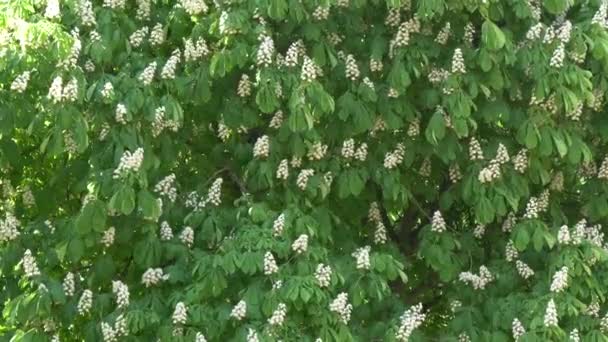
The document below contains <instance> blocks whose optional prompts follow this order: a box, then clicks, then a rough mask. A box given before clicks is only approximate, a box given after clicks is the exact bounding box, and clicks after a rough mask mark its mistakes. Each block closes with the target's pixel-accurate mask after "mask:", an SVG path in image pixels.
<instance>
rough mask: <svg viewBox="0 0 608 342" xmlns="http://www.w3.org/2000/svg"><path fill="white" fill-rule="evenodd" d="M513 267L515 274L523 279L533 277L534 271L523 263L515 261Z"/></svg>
mask: <svg viewBox="0 0 608 342" xmlns="http://www.w3.org/2000/svg"><path fill="white" fill-rule="evenodd" d="M515 267H516V268H517V273H519V275H520V276H521V277H522V278H524V279H528V278H530V277H531V276H533V275H534V270H533V269H532V268H530V266H528V265H527V264H526V263H524V262H523V261H520V260H517V261H516V262H515Z"/></svg>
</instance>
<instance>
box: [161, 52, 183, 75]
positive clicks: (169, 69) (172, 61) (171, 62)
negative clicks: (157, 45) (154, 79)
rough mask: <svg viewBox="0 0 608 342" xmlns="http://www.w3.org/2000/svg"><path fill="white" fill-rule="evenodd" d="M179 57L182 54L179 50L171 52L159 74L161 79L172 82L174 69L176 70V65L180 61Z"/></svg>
mask: <svg viewBox="0 0 608 342" xmlns="http://www.w3.org/2000/svg"><path fill="white" fill-rule="evenodd" d="M181 55H182V53H181V51H180V50H179V49H175V50H173V52H172V53H171V57H169V59H168V60H167V62H166V63H165V65H164V66H163V68H162V70H161V72H160V78H161V79H163V80H172V79H174V78H175V69H177V64H178V63H179V62H180V60H181Z"/></svg>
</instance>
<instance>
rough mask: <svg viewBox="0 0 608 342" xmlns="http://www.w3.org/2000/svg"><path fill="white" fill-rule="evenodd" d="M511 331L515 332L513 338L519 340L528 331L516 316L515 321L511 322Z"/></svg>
mask: <svg viewBox="0 0 608 342" xmlns="http://www.w3.org/2000/svg"><path fill="white" fill-rule="evenodd" d="M511 332H512V333H513V339H514V340H515V342H517V341H518V340H519V338H520V337H522V336H523V335H524V334H525V333H526V329H524V325H523V324H521V322H520V321H519V319H517V318H514V319H513V323H511Z"/></svg>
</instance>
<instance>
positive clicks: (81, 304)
mask: <svg viewBox="0 0 608 342" xmlns="http://www.w3.org/2000/svg"><path fill="white" fill-rule="evenodd" d="M92 307H93V292H92V291H91V290H84V292H82V295H81V296H80V299H79V300H78V306H77V309H78V314H79V315H81V316H84V315H86V314H88V313H89V311H91V308H92Z"/></svg>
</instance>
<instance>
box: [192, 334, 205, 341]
mask: <svg viewBox="0 0 608 342" xmlns="http://www.w3.org/2000/svg"><path fill="white" fill-rule="evenodd" d="M194 342H207V339H206V338H205V335H203V333H201V332H197V333H196V336H195V337H194Z"/></svg>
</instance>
